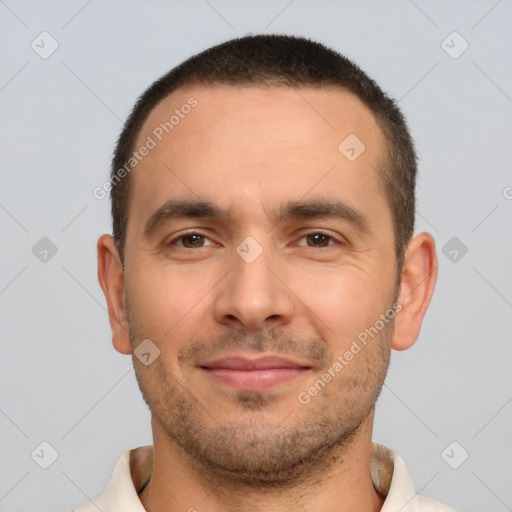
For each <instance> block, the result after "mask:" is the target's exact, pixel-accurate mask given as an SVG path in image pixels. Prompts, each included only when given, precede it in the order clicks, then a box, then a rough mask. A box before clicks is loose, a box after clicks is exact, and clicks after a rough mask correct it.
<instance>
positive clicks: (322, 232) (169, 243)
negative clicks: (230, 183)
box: [165, 230, 343, 250]
mask: <svg viewBox="0 0 512 512" xmlns="http://www.w3.org/2000/svg"><path fill="white" fill-rule="evenodd" d="M192 235H198V236H201V237H203V238H205V239H208V240H210V238H209V237H208V236H207V235H205V234H203V233H201V232H198V231H190V232H189V233H182V234H181V235H179V236H177V237H175V238H173V239H172V240H169V242H166V243H165V245H166V246H167V247H169V246H176V245H177V244H176V242H177V241H180V240H183V239H184V238H186V237H187V236H192ZM310 235H323V236H325V237H327V238H329V239H330V241H331V240H332V241H333V243H332V244H331V243H329V244H328V245H327V246H325V247H311V246H307V245H305V246H301V247H306V248H307V249H316V250H318V249H327V248H329V247H332V246H334V245H336V244H338V245H342V244H343V242H342V241H341V240H339V239H336V237H334V236H333V235H331V234H330V233H328V232H326V231H323V230H313V231H309V232H307V233H304V234H303V235H302V236H301V237H300V238H299V240H302V239H304V238H307V237H308V236H310ZM210 241H212V240H210ZM178 247H180V248H181V249H187V250H194V248H189V247H183V246H178ZM197 249H203V247H197V248H195V250H197Z"/></svg>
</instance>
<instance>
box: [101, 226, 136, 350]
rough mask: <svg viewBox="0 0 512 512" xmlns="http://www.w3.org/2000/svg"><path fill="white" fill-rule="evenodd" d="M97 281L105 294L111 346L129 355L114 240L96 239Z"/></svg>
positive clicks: (117, 255) (111, 238)
mask: <svg viewBox="0 0 512 512" xmlns="http://www.w3.org/2000/svg"><path fill="white" fill-rule="evenodd" d="M97 248H98V281H99V283H100V286H101V289H102V290H103V293H104V294H105V299H106V300H107V306H108V317H109V321H110V327H111V328H112V344H113V345H114V348H115V349H116V350H117V351H118V352H121V354H131V347H130V335H129V329H128V317H127V315H126V310H125V302H124V273H123V268H122V265H121V259H120V257H119V254H118V252H117V248H116V244H115V241H114V238H113V237H112V236H111V235H102V236H101V237H100V238H99V239H98V244H97Z"/></svg>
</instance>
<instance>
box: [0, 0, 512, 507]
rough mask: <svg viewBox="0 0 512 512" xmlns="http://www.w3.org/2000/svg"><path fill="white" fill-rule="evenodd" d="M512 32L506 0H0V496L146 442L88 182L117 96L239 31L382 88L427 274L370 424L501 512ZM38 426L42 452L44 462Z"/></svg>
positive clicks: (436, 486)
mask: <svg viewBox="0 0 512 512" xmlns="http://www.w3.org/2000/svg"><path fill="white" fill-rule="evenodd" d="M511 27H512V2H511V1H510V0H501V1H496V0H485V1H484V0H481V1H464V2H463V1H426V0H415V2H413V1H408V0H402V1H357V2H356V1H330V2H320V1H315V2H313V1H299V0H295V1H289V0H282V1H273V2H269V1H268V2H267V1H260V2H249V1H247V2H241V1H223V0H209V1H206V0H195V1H188V2H177V1H169V2H140V1H139V2H134V1H132V2H112V1H100V0H93V1H89V2H86V1H79V2H78V1H77V2H75V1H66V2H56V1H51V2H28V1H27V2H23V1H14V0H5V1H1V0H0V37H1V50H0V51H1V62H2V66H1V69H0V109H1V111H0V116H1V120H2V123H1V128H0V130H1V151H0V159H1V160H0V163H1V172H2V174H1V189H0V223H1V233H2V251H1V271H0V306H1V317H0V332H1V339H2V349H1V358H0V435H1V445H2V452H1V456H0V511H1V512H7V511H9V512H13V511H36V510H37V511H38V512H50V511H51V512H56V511H59V510H60V511H66V510H69V509H71V508H72V507H75V506H77V505H79V504H82V503H84V502H86V501H88V500H89V499H90V498H94V497H96V496H98V495H99V494H101V492H102V490H103V487H104V485H105V484H106V482H107V481H108V479H109V478H110V476H111V473H112V470H113V466H114V463H115V461H116V460H117V458H118V457H119V456H120V455H121V453H122V452H123V451H124V450H126V449H128V448H132V447H135V446H139V445H142V444H148V443H150V442H151V432H150V425H149V414H148V411H147V410H146V406H145V404H144V403H143V401H142V398H141V397H140V392H139V390H138V387H137V384H136V381H135V378H134V373H133V370H132V364H131V360H130V358H129V357H126V356H122V355H120V354H118V353H117V352H115V351H114V349H113V348H112V345H111V342H110V328H109V324H108V318H107V314H106V310H105V303H104V299H103V295H102V293H101V290H100V288H99V285H98V284H97V279H96V254H95V243H96V239H97V237H98V236H99V235H100V234H101V233H102V232H107V231H109V230H110V218H109V204H108V199H104V200H102V201H101V200H97V199H95V198H94V197H93V195H92V190H93V189H94V187H96V186H101V185H102V184H103V183H104V181H105V179H106V178H107V172H108V167H109V160H110V157H111V153H112V149H113V144H114V142H115V139H116V137H117V135H118V133H119V131H120V129H121V126H122V122H123V120H124V119H125V117H126V116H127V114H128V112H129V110H130V108H131V107H132V105H133V103H134V101H135V99H136V97H137V96H138V95H139V94H140V93H141V92H142V91H143V90H144V89H145V88H146V87H147V86H148V85H149V84H150V83H151V82H152V81H153V80H154V79H156V78H157V77H159V76H160V75H161V74H163V73H164V72H166V71H168V70H169V69H170V68H171V67H173V66H174V65H176V64H177V63H179V62H180V61H181V60H182V59H184V58H185V57H188V56H189V55H191V54H192V53H194V52H197V51H200V50H202V49H204V48H206V47H208V46H210V45H213V44H215V43H218V42H220V41H222V40H226V39H229V38H231V37H234V36H237V35H244V34H247V33H248V32H252V33H264V32H276V33H290V34H302V35H307V36H310V37H313V38H315V39H318V40H320V41H322V42H324V43H326V44H327V45H329V46H332V47H334V48H336V49H338V50H339V51H341V52H342V53H345V54H346V55H347V56H349V57H351V58H353V59H354V60H355V61H356V62H358V63H359V64H360V65H361V67H362V68H363V69H365V70H366V71H367V72H368V73H369V74H370V75H371V76H372V77H374V78H375V79H376V80H377V81H378V82H379V83H380V84H381V86H382V87H383V88H384V89H385V90H386V91H388V92H389V93H390V94H391V95H392V96H394V97H395V98H397V99H399V104H400V106H401V107H402V108H403V109H404V111H405V114H406V116H407V118H408V121H409V123H410V127H411V130H412V133H413V136H414V137H415V140H416V141H417V146H418V151H419V154H420V158H421V163H420V171H421V178H420V181H419V186H418V195H419V203H418V210H419V215H418V223H417V230H418V231H420V230H427V231H429V232H431V233H432V234H433V235H434V236H435V238H436V241H437V246H438V253H439V279H438V283H437V289H436V293H435V295H434V299H433V303H432V305H431V307H430V310H429V312H428V313H427V316H426V319H425V322H424V327H423V330H422V334H421V336H420V339H419V341H418V342H417V344H416V345H415V346H414V347H413V348H412V349H410V350H408V351H405V352H400V353H394V354H393V359H392V365H391V369H390V373H389V377H388V380H387V384H386V386H385V388H384V390H383V393H382V397H381V400H380V402H379V405H378V408H377V420H376V425H375V433H374V438H375V439H376V440H377V441H380V442H383V443H384V444H386V445H388V446H390V447H392V448H394V449H396V450H398V452H399V453H400V454H401V455H402V456H403V457H404V458H405V460H406V461H407V463H408V465H409V467H410V470H411V472H412V475H413V479H414V481H415V484H416V488H417V489H418V491H421V493H422V494H425V495H427V496H430V497H433V498H436V499H438V500H440V501H444V502H446V503H447V504H449V505H451V506H453V507H455V508H457V509H459V510H466V511H474V512H476V511H481V510H486V511H487V510H492V511H496V512H501V511H505V510H512V486H511V481H512V470H511V463H510V460H511V457H512V439H511V436H510V431H511V424H512V403H511V402H512V376H511V375H512V372H511V371H510V363H511V362H512V343H511V341H512V339H511V332H512V331H511V327H512V314H511V313H512V273H511V271H510V266H511V262H512V236H511V233H512V231H511V227H512V226H511V224H512V223H511V219H512V174H511V153H512V149H511V148H512V144H511V140H512V116H511V114H512V62H511V57H510V50H511V48H512V30H511ZM43 31H47V32H48V33H50V34H51V36H52V37H53V38H54V39H55V40H56V41H57V43H58V45H59V46H58V49H57V50H56V51H55V52H54V53H53V54H52V55H51V56H49V57H48V58H46V59H43V58H42V57H41V56H40V54H38V53H36V51H34V50H33V49H32V48H31V43H32V41H34V40H35V43H36V44H38V45H39V47H41V46H43V45H44V48H45V51H47V50H48V49H51V46H50V40H49V39H45V40H44V42H43V43H42V42H41V38H42V37H47V36H39V34H40V33H41V32H43ZM453 31H457V32H458V33H459V34H460V35H461V36H462V38H464V40H465V41H467V43H468V44H469V48H468V49H467V50H466V51H465V52H464V53H462V54H461V55H459V56H458V57H457V58H453V56H454V55H455V54H458V53H459V52H460V51H461V50H462V49H463V47H464V41H463V40H462V39H460V38H458V36H451V37H450V38H448V39H447V40H446V42H445V43H442V42H443V41H444V40H445V39H446V38H447V36H449V35H450V34H451V33H452V32H453ZM40 51H42V49H40ZM447 51H448V52H451V54H452V55H451V56H450V55H449V54H448V53H447ZM43 237H47V238H49V239H50V240H51V242H52V243H53V244H54V245H55V247H56V248H57V252H56V254H54V255H52V252H51V251H50V252H48V253H47V254H46V255H45V253H44V250H45V247H46V245H45V244H48V242H47V241H42V242H39V241H40V239H41V238H43ZM453 237H457V240H455V241H452V242H450V244H452V245H448V246H447V247H446V249H445V252H446V255H445V254H444V253H443V247H444V246H445V244H447V243H448V242H449V241H450V240H451V239H452V238H453ZM38 242H39V244H40V245H36V244H37V243H38ZM41 244H42V245H41ZM461 244H464V246H465V247H467V253H466V254H463V250H462V249H463V246H462V245H461ZM34 246H36V249H34V250H33V247H34ZM46 249H47V247H46ZM41 251H43V252H41ZM453 251H456V252H453ZM34 253H35V254H34ZM45 256H46V260H45ZM41 258H42V259H43V261H41ZM454 259H455V261H453V260H454ZM43 441H46V442H47V443H49V444H50V445H51V446H52V447H53V449H54V450H56V452H57V453H58V458H57V459H56V460H55V462H54V463H53V464H52V465H51V466H50V467H48V469H43V468H42V467H40V464H43V465H45V464H48V463H50V462H52V451H51V449H49V448H48V447H45V446H43V447H42V448H41V447H40V443H41V442H43ZM453 441H456V442H457V443H458V444H456V445H451V446H450V447H449V448H448V450H446V451H445V448H447V447H448V446H449V445H450V443H452V442H453ZM34 450H35V452H34ZM41 450H42V451H41ZM33 452H34V456H33V457H32V456H31V454H32V453H33ZM466 452H467V453H468V454H469V456H468V458H467V460H465V461H464V462H463V463H462V464H461V462H462V461H463V460H464V457H465V455H466ZM443 453H444V456H443ZM459 464H460V465H459ZM450 465H451V466H458V468H457V469H453V468H452V467H450Z"/></svg>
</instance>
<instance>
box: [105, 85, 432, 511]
mask: <svg viewBox="0 0 512 512" xmlns="http://www.w3.org/2000/svg"><path fill="white" fill-rule="evenodd" d="M191 96H193V97H194V98H196V99H197V101H198V105H197V106H196V107H195V108H194V109H193V110H192V111H191V112H190V113H189V114H188V115H187V116H186V117H185V118H184V119H181V120H180V123H179V124H178V125H177V126H175V128H174V129H173V130H172V132H170V133H169V134H168V135H167V136H166V137H164V138H163V140H162V141H161V142H159V143H158V144H157V146H156V147H155V148H154V149H152V150H151V151H150V153H149V154H148V156H146V157H145V158H144V159H143V160H142V161H141V162H140V164H138V165H137V167H136V168H135V169H134V171H132V179H133V181H132V192H131V198H130V207H129V216H128V225H127V238H126V246H125V268H124V272H123V269H122V266H121V261H120V257H119V254H118V252H117V250H116V247H115V243H114V241H113V239H112V237H111V236H110V235H103V236H102V237H100V239H99V241H98V276H99V281H100V284H101V286H102V289H103V291H104V293H105V297H106V299H107V303H108V310H109V316H110V323H111V327H112V332H113V344H114V347H115V348H116V350H118V351H119V352H121V353H123V354H133V350H134V349H135V348H136V347H137V346H138V344H139V343H140V342H141V341H142V340H144V339H146V338H149V339H150V340H152V342H153V343H154V344H155V345H156V346H157V347H158V349H159V350H160V355H159V356H158V357H157V358H156V360H155V361H154V362H152V363H151V364H150V365H149V366H145V365H144V364H142V363H141V362H140V361H139V360H138V358H136V357H134V366H135V370H136V374H137V379H138V381H139V385H140V387H141V390H142V392H143V395H144V398H145V400H146V401H147V403H148V405H149V406H150V409H151V410H152V431H153V441H154V454H155V465H154V471H153V475H152V478H151V480H150V482H149V484H148V485H147V487H146V488H145V489H144V491H143V492H142V493H141V495H140V499H141V501H142V504H143V505H144V507H145V508H146V509H147V510H151V511H152V512H161V511H162V512H163V511H164V510H165V511H173V510H176V511H178V510H189V509H190V508H191V507H195V508H197V509H198V510H200V511H201V512H203V511H205V512H208V511H221V510H222V511H229V510H233V511H235V510H236V511H240V510H251V511H255V510H256V511H259V510H266V511H267V510H269V509H270V510H273V511H281V510H282V511H284V510H291V509H294V510H295V509H297V508H300V507H301V506H303V507H304V508H306V509H309V510H322V511H331V510H332V511H334V510H336V511H338V512H340V511H341V512H344V511H348V510H356V509H357V510H361V511H376V510H380V508H381V506H382V503H383V497H382V496H379V494H378V493H377V492H376V491H375V489H374V488H373V485H372V481H371V477H370V448H371V434H372V425H373V414H374V402H375V400H376V398H377V396H378V393H379V391H380V389H381V386H382V383H383V380H384V377H385V374H386V370H387V366H388V361H389V356H390V353H391V349H392V348H393V349H396V350H404V349H407V348H408V347H410V346H411V345H412V344H413V343H414V342H415V341H416V339H417V337H418V334H419V330H420V326H421V322H422V319H423V317H424V314H425V312H426V309H427V307H428V304H429V302H430V299H431V295H432V292H433V289H434V285H435V281H436V277H437V271H436V269H437V259H436V252H435V244H434V240H433V238H432V237H431V236H430V235H429V234H427V233H419V234H416V235H415V236H414V237H413V238H412V240H411V241H410V243H409V245H408V247H407V250H406V254H405V259H404V265H403V268H402V272H401V286H400V288H399V289H396V287H395V284H396V277H397V275H396V268H395V260H396V258H395V253H394V236H393V224H392V218H391V211H390V208H389V205H388V203H387V201H386V197H385V195H384V193H383V189H382V187H381V183H380V180H379V177H378V175H377V172H378V169H379V165H380V162H381V156H382V155H383V154H384V138H383V135H382V133H381V131H380V129H379V128H378V127H376V126H375V123H376V121H375V118H374V116H373V114H372V113H371V112H370V111H369V110H368V109H367V108H366V107H365V106H364V105H363V104H362V103H361V102H360V101H359V100H358V99H357V98H356V97H355V96H353V95H352V94H350V93H348V92H345V91H341V90H339V89H333V88H315V89H313V88H303V89H301V90H300V91H299V90H294V89H291V88H288V87H276V86H268V87H264V86H250V87H243V88H234V87H228V86H218V85H217V86H210V87H208V88H199V87H196V86H186V87H185V88H183V89H179V90H177V91H175V92H174V93H172V94H171V95H170V96H168V97H167V98H166V99H165V100H163V101H162V102H161V103H160V104H159V105H158V106H157V107H156V108H155V109H154V110H153V111H152V112H151V114H150V115H149V118H148V119H147V121H146V122H145V124H144V126H143V128H142V130H141V133H140V134H139V137H138V141H137V143H136V147H139V146H140V145H142V144H143V143H144V141H145V140H146V138H147V136H148V135H151V134H152V132H153V130H154V128H155V127H157V126H158V125H159V124H160V123H161V122H163V121H165V120H167V119H168V118H169V116H170V115H172V113H173V112H174V111H175V109H177V108H178V109H179V108H180V106H181V105H183V104H185V103H186V102H187V100H188V99H189V98H190V97H191ZM349 134H356V135H357V137H358V138H359V139H360V140H362V141H363V142H364V144H365V146H366V148H365V150H364V151H363V153H362V154H361V155H360V156H359V157H358V158H357V159H356V160H355V161H353V162H351V161H349V160H348V159H347V158H346V157H345V156H344V155H343V154H342V153H341V152H340V151H338V145H339V144H340V142H341V141H342V140H343V139H345V137H346V136H347V135H349ZM170 199H183V200H198V199H200V200H203V201H210V202H211V203H213V204H215V205H217V206H219V207H221V208H223V209H225V210H226V212H227V214H228V217H227V218H226V219H222V220H218V219H211V218H188V217H187V218H174V219H169V220H167V221H166V222H164V223H162V224H161V225H160V226H159V227H158V229H156V230H155V231H154V232H153V233H152V234H151V236H146V235H145V233H144V229H145V224H146V223H147V221H148V220H149V219H150V218H151V216H152V214H153V213H154V212H155V211H156V210H157V209H158V208H159V207H160V206H161V205H162V204H164V203H165V202H166V201H168V200H170ZM312 199H315V200H329V201H341V202H343V203H344V204H346V205H349V206H350V207H351V208H353V209H355V210H357V211H359V212H361V213H362V214H363V215H364V216H365V217H366V219H367V224H368V228H369V229H368V231H367V232H363V231H362V230H361V229H360V228H359V227H358V226H356V225H354V224H352V223H351V222H349V221H347V220H346V219H340V218H330V217H317V218H313V219H297V218H291V219H284V220H281V221H278V222H276V219H274V218H273V217H272V212H274V211H276V209H277V208H278V206H279V205H280V204H281V203H286V202H288V201H304V200H312ZM319 230H320V231H322V232H324V233H325V234H326V235H328V236H327V238H325V237H322V236H318V235H317V236H315V235H314V234H315V233H318V231H319ZM191 232H193V233H196V234H199V235H203V236H204V237H205V238H202V237H192V238H190V237H189V238H179V237H180V236H183V235H185V234H188V235H190V234H191ZM307 235H309V236H307ZM248 236H251V237H253V239H254V240H256V242H257V243H258V244H259V246H260V247H261V249H262V250H263V252H262V253H261V254H260V255H259V257H258V258H257V259H256V260H255V261H254V262H252V263H248V262H246V261H245V260H244V259H243V258H242V257H241V256H240V255H239V254H238V253H237V251H236V249H237V247H238V246H239V245H240V243H241V242H242V241H243V240H244V239H245V238H246V237H248ZM329 237H332V238H329ZM196 246H197V247H196ZM395 300H396V302H398V303H400V304H401V306H402V309H401V311H400V312H399V313H398V314H397V315H396V317H395V320H394V322H390V323H389V324H387V325H386V327H385V328H383V329H381V330H380V331H379V334H378V335H377V336H375V337H374V338H373V339H372V340H371V342H369V343H368V344H367V346H365V347H364V348H363V350H361V351H360V352H359V353H358V354H357V355H355V356H354V357H353V359H352V360H351V361H349V363H348V364H347V365H346V366H345V367H344V368H343V370H342V371H340V372H339V373H338V374H336V377H335V378H334V379H332V382H330V383H328V384H327V385H326V386H325V387H324V388H323V389H322V390H321V391H320V392H318V393H317V394H316V395H315V396H313V397H312V398H311V401H310V402H309V403H308V404H303V403H300V401H299V400H298V395H299V393H300V392H303V391H305V390H306V391H307V390H308V389H309V388H310V387H311V386H312V385H313V384H314V383H315V382H316V381H317V380H318V378H319V377H320V376H321V375H322V374H323V373H324V372H325V371H326V370H327V369H328V368H329V367H332V365H333V363H334V362H335V361H336V357H337V356H340V355H343V354H345V352H346V351H347V350H349V349H350V346H351V342H352V341H353V340H355V339H356V337H357V335H358V334H359V333H360V332H361V331H363V330H364V329H365V328H367V327H370V326H374V325H375V323H376V321H377V320H378V319H379V318H380V316H379V315H381V314H383V313H385V312H386V310H388V309H389V308H390V307H391V305H392V304H393V302H394V301H395ZM234 350H243V351H244V352H245V353H247V354H252V355H254V354H261V353H272V354H286V355H287V356H288V357H292V358H293V359H294V360H295V361H299V362H300V363H301V364H303V365H305V366H306V367H307V368H308V369H307V370H305V371H303V372H301V373H300V375H298V376H297V377H296V378H294V379H292V380H290V381H288V382H284V383H281V384H278V385H276V386H274V387H272V388H269V389H267V390H262V391H251V392H247V391H246V392H243V391H240V390H237V389H234V388H232V387H230V386H227V385H225V384H223V383H219V382H217V381H215V380H213V379H212V378H211V376H210V375H209V374H208V373H207V372H205V371H204V370H203V369H201V368H200V366H201V364H204V363H205V361H210V360H212V359H213V358H216V357H219V356H221V355H225V354H228V353H231V352H233V351H234ZM340 496H342V497H343V499H342V500H340Z"/></svg>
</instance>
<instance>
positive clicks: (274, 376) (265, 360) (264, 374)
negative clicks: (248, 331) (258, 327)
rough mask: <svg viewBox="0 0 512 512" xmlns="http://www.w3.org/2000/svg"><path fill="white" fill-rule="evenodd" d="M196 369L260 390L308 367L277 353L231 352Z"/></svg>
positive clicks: (235, 385) (234, 385) (243, 387)
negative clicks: (250, 353) (252, 353)
mask: <svg viewBox="0 0 512 512" xmlns="http://www.w3.org/2000/svg"><path fill="white" fill-rule="evenodd" d="M199 368H200V369H201V370H202V371H203V372H204V373H205V374H206V375H207V376H208V377H209V378H211V379H212V380H213V381H215V382H218V383H220V384H224V385H227V386H229V387H232V388H235V389H237V390H243V391H262V390H266V389H270V388H273V387H275V386H278V385H279V384H284V383H287V382H290V381H292V380H294V379H296V378H298V377H299V376H303V375H305V374H306V373H307V372H308V371H309V370H311V368H312V367H311V366H309V365H307V364H305V363H302V362H300V361H294V360H293V359H289V358H285V357H281V356H278V355H269V354H267V355H261V354H259V355H258V356H254V355H247V354H233V355H229V356H226V357H221V358H219V359H215V360H212V361H208V362H206V363H204V364H202V365H200V366H199Z"/></svg>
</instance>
